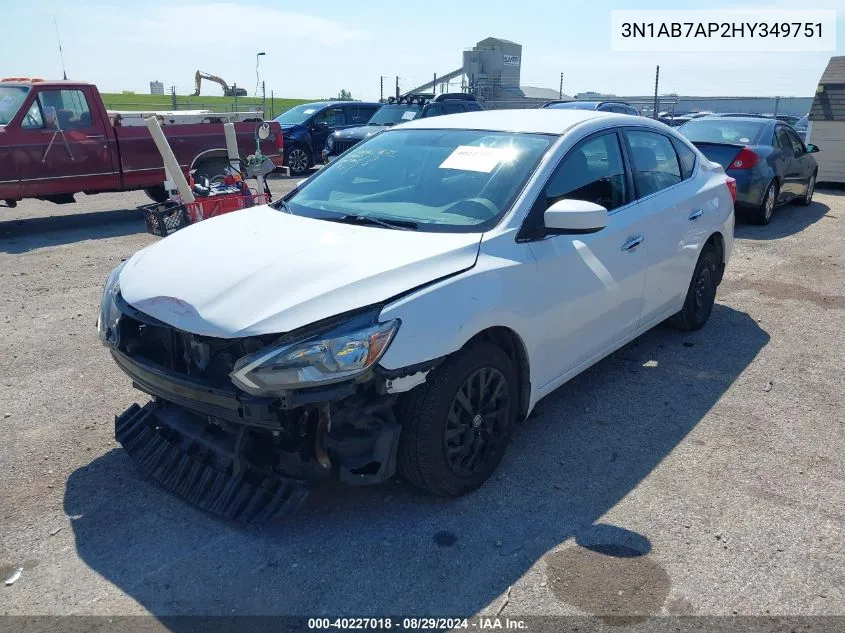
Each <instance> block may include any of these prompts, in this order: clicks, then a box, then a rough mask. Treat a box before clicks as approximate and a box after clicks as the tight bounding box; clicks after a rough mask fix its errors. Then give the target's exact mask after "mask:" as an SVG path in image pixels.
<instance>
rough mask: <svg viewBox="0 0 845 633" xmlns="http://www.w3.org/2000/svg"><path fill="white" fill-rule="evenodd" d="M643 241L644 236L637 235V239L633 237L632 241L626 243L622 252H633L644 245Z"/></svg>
mask: <svg viewBox="0 0 845 633" xmlns="http://www.w3.org/2000/svg"><path fill="white" fill-rule="evenodd" d="M643 239H644V238H643V236H642V235H637V237H633V238H631V239H630V240H628V241H627V242H625V243H624V244H623V245H622V250H623V251H632V250H634V249H635V248H637V246H639V245H640V244H642V243H643Z"/></svg>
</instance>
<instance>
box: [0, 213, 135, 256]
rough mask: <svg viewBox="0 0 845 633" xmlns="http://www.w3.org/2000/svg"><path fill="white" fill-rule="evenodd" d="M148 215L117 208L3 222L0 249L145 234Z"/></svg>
mask: <svg viewBox="0 0 845 633" xmlns="http://www.w3.org/2000/svg"><path fill="white" fill-rule="evenodd" d="M145 231H146V227H145V225H144V218H143V216H142V215H141V213H140V212H139V211H138V210H137V209H116V210H114V211H94V212H91V213H75V214H70V215H55V216H48V217H36V218H24V219H19V220H6V221H3V222H0V252H2V253H26V252H29V251H33V250H36V249H39V248H44V247H45V246H59V245H62V244H72V243H74V242H82V241H85V240H92V239H100V238H104V237H120V236H123V235H134V234H136V233H144V232H145Z"/></svg>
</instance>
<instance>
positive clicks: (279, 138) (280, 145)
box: [276, 132, 285, 154]
mask: <svg viewBox="0 0 845 633" xmlns="http://www.w3.org/2000/svg"><path fill="white" fill-rule="evenodd" d="M284 147H285V140H284V136H283V135H282V133H281V132H277V133H276V149H277V150H279V153H280V154H281V153H282V150H283V149H284Z"/></svg>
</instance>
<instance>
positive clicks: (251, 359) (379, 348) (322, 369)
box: [230, 319, 399, 394]
mask: <svg viewBox="0 0 845 633" xmlns="http://www.w3.org/2000/svg"><path fill="white" fill-rule="evenodd" d="M398 328H399V321H398V320H395V319H394V320H392V321H387V322H386V323H369V324H366V323H362V321H361V320H360V319H353V320H352V321H349V322H347V323H344V324H343V325H340V326H338V327H335V328H333V329H331V330H328V331H326V332H324V333H322V334H319V335H317V336H312V337H309V338H305V339H302V340H298V341H292V342H284V343H281V344H278V345H272V346H270V347H268V348H265V349H263V350H261V351H259V352H256V353H255V354H251V355H249V356H244V357H243V358H241V359H240V360H239V361H238V362H237V363H235V368H234V371H233V372H232V373H231V374H230V376H231V378H232V381H233V382H234V383H235V384H236V385H237V386H238V387H240V388H241V389H243V390H245V391H248V392H250V393H252V394H266V393H275V392H278V391H284V390H287V389H301V388H304V387H316V386H318V385H326V384H330V383H333V382H339V381H341V380H346V379H348V378H354V377H356V376H358V375H360V374H363V373H364V372H365V371H367V370H368V369H369V368H370V367H372V366H373V365H374V364H375V363H376V362H377V361H378V359H379V358H381V355H382V354H383V353H384V351H385V350H386V349H387V346H388V345H389V344H390V341H391V340H392V339H393V335H394V334H395V333H396V330H397V329H398Z"/></svg>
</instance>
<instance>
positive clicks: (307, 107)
mask: <svg viewBox="0 0 845 633" xmlns="http://www.w3.org/2000/svg"><path fill="white" fill-rule="evenodd" d="M319 109H320V107H319V106H318V105H314V104H313V103H304V104H302V105H298V106H295V107H293V108H291V109H290V110H286V111H285V112H282V113H281V114H280V115H279V116H277V117H276V121H278V122H279V123H281V124H282V125H285V124H287V125H299V124H300V123H305V121H307V120H308V118H309V117H310V116H311V115H313V114H314V113H315V112H316V111H317V110H319Z"/></svg>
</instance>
